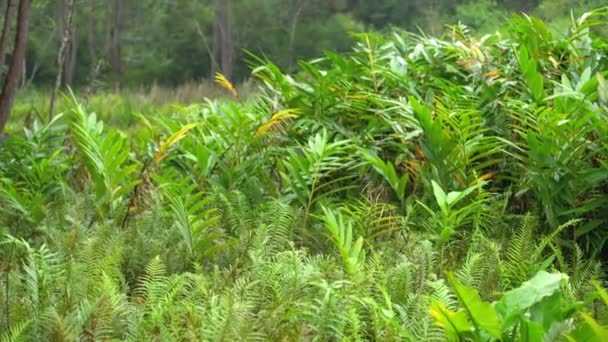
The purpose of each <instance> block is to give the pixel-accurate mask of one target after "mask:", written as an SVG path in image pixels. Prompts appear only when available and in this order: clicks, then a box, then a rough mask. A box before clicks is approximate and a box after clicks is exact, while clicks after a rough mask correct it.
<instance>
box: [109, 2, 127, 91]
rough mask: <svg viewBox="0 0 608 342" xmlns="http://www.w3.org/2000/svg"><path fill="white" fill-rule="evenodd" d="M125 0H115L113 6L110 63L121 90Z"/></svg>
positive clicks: (116, 88)
mask: <svg viewBox="0 0 608 342" xmlns="http://www.w3.org/2000/svg"><path fill="white" fill-rule="evenodd" d="M123 1H124V0H114V2H113V7H112V28H111V29H110V64H111V66H112V73H113V74H114V88H115V90H116V91H118V90H120V88H121V87H122V83H123V73H124V65H123V63H122V32H123V29H124V28H123V24H124V18H123V17H124V14H123V12H124V8H123Z"/></svg>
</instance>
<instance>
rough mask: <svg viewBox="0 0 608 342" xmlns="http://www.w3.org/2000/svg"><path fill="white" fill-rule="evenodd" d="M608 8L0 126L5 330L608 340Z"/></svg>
mask: <svg viewBox="0 0 608 342" xmlns="http://www.w3.org/2000/svg"><path fill="white" fill-rule="evenodd" d="M606 14H607V9H601V10H598V11H595V12H592V13H589V14H587V15H585V16H584V17H582V18H580V19H578V20H574V21H573V23H572V25H573V26H572V28H571V29H570V30H569V31H568V33H567V34H565V35H564V36H560V37H556V36H554V35H552V34H551V33H550V31H549V30H548V29H547V28H546V26H545V25H544V24H543V23H542V22H541V21H539V20H538V19H535V18H531V17H525V16H523V17H516V18H514V19H512V20H511V22H510V25H511V28H510V34H511V35H510V37H507V38H504V37H500V36H498V35H490V36H485V37H483V38H480V39H477V38H473V37H471V36H470V35H469V34H468V33H467V29H466V27H463V26H454V27H452V28H450V29H449V31H448V33H447V34H446V37H445V38H442V39H437V38H431V37H426V36H422V35H415V34H410V33H401V32H398V33H395V34H394V35H391V36H388V37H385V36H377V35H373V34H365V35H361V36H359V37H358V41H359V43H358V44H357V45H356V46H355V47H354V49H353V51H352V52H351V53H349V54H346V55H337V54H333V53H331V52H327V53H326V55H325V56H324V57H323V58H320V59H318V60H313V61H308V62H301V63H300V65H299V70H300V71H299V72H298V73H297V74H293V75H286V74H284V73H282V72H281V71H280V70H279V69H278V68H277V67H276V66H275V65H274V64H272V63H271V62H268V61H264V60H260V59H257V58H256V57H253V56H252V67H253V76H254V77H256V78H257V79H259V80H260V84H261V90H260V95H259V96H257V97H255V98H254V99H248V100H239V99H238V93H237V91H236V90H235V89H234V88H233V87H232V85H231V84H230V83H229V82H228V81H227V80H225V79H223V78H222V77H221V76H219V77H218V81H219V83H221V84H222V85H223V86H224V87H225V88H226V89H227V90H228V91H229V92H230V93H233V95H235V96H236V98H235V100H234V101H217V102H216V101H213V102H212V101H210V102H208V103H204V104H196V105H189V106H185V107H182V108H178V109H177V110H176V111H175V112H174V113H173V114H171V115H161V116H152V115H139V116H137V120H138V126H137V127H138V129H136V130H133V129H131V130H130V131H129V133H128V134H126V133H124V132H122V131H121V130H120V128H113V127H112V128H109V127H106V126H104V124H103V122H102V121H101V120H100V119H98V118H97V116H96V115H95V114H94V113H92V112H90V111H89V110H88V109H87V107H86V106H85V105H83V102H82V101H80V100H77V99H76V98H75V97H73V96H66V98H65V100H66V101H67V102H68V103H69V106H68V109H67V110H66V111H65V112H64V113H63V114H61V115H59V116H57V117H55V118H54V120H53V121H52V122H46V123H41V122H39V121H34V122H33V123H32V124H31V125H28V126H27V127H26V128H25V129H24V134H23V135H22V136H13V137H12V138H11V139H8V140H6V141H4V142H3V143H2V144H1V145H0V212H1V213H2V216H1V218H0V232H1V233H2V240H1V241H0V245H1V246H2V248H1V249H0V258H1V262H0V285H1V288H2V291H1V292H0V303H1V304H0V307H1V308H2V310H0V331H2V335H1V336H0V338H2V341H17V340H23V341H42V340H49V341H75V340H83V341H97V340H100V341H107V340H137V341H170V340H214V341H215V340H222V341H232V340H279V341H280V340H352V341H355V340H412V341H432V340H453V341H456V340H474V341H489V340H504V341H507V340H513V341H543V340H544V341H553V340H580V341H593V340H596V341H602V340H603V341H605V340H608V329H607V328H606V327H605V325H604V324H605V323H606V318H607V315H606V304H607V303H608V296H607V295H606V292H605V290H603V286H604V285H605V283H604V282H603V279H604V271H605V267H604V266H603V264H602V262H605V261H606V259H605V256H604V254H602V252H605V251H606V246H605V244H606V239H607V237H608V235H607V234H606V225H607V223H608V222H607V221H608V216H607V215H608V197H607V196H606V193H607V192H608V159H607V157H606V155H607V148H608V121H607V118H608V110H607V109H606V108H608V107H607V106H606V105H607V104H608V86H607V85H606V80H605V79H606V77H607V76H608V72H607V71H606V70H607V66H608V45H607V44H606V42H605V41H602V40H600V39H598V38H594V36H593V34H592V33H591V31H592V30H593V27H594V26H596V25H600V24H602V23H603V22H602V19H603V18H605V16H606Z"/></svg>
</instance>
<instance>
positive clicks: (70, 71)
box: [64, 26, 78, 86]
mask: <svg viewBox="0 0 608 342" xmlns="http://www.w3.org/2000/svg"><path fill="white" fill-rule="evenodd" d="M69 52H70V53H69V55H68V56H69V57H68V61H67V62H66V66H65V81H64V83H65V85H67V86H71V85H72V83H74V73H75V71H76V61H77V57H78V33H77V31H76V26H72V35H71V39H70V46H69Z"/></svg>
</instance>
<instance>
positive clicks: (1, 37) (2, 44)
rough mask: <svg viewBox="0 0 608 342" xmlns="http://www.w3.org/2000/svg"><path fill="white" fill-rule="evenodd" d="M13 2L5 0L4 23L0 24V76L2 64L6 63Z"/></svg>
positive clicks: (0, 74) (2, 72)
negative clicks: (0, 25) (0, 28)
mask: <svg viewBox="0 0 608 342" xmlns="http://www.w3.org/2000/svg"><path fill="white" fill-rule="evenodd" d="M14 8H15V6H14V3H13V0H6V6H5V7H4V22H3V23H2V33H1V34H0V76H2V75H3V74H4V71H2V70H3V69H4V63H6V49H7V48H8V37H9V36H10V30H11V19H12V18H13V16H14V12H15V11H14Z"/></svg>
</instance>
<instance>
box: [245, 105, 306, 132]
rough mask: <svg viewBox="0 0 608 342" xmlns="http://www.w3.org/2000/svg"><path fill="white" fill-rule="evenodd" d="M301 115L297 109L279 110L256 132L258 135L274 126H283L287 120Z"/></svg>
mask: <svg viewBox="0 0 608 342" xmlns="http://www.w3.org/2000/svg"><path fill="white" fill-rule="evenodd" d="M298 115H299V111H298V110H296V109H284V110H281V111H278V112H276V113H274V114H273V115H272V117H271V118H270V119H269V120H268V121H266V122H265V123H264V124H262V125H261V126H260V127H259V128H258V129H257V130H256V132H255V135H256V136H260V135H262V134H265V133H267V132H268V131H270V130H271V129H273V128H274V127H281V126H282V125H283V123H285V122H286V121H287V120H289V119H292V118H295V117H297V116H298Z"/></svg>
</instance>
